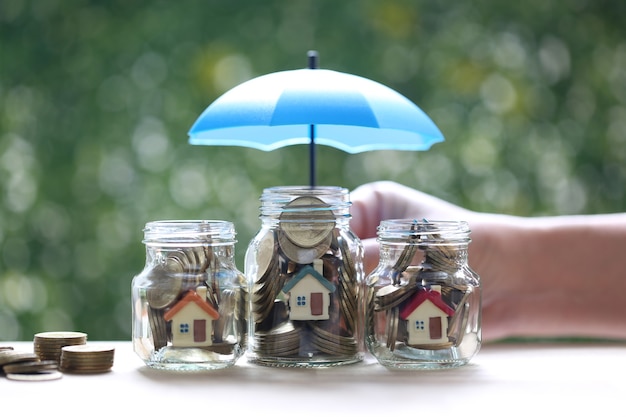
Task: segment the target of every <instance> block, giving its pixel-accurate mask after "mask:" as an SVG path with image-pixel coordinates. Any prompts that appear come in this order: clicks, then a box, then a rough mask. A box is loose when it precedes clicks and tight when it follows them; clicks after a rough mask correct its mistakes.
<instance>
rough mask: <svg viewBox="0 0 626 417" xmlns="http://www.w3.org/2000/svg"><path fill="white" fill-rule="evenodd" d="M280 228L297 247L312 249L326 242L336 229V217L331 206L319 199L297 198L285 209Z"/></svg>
mask: <svg viewBox="0 0 626 417" xmlns="http://www.w3.org/2000/svg"><path fill="white" fill-rule="evenodd" d="M279 220H280V228H281V230H282V232H283V233H284V234H285V236H286V237H287V238H288V239H289V240H291V241H292V242H293V243H294V244H295V245H297V246H300V247H302V248H312V247H315V246H317V245H319V244H320V243H322V242H324V241H326V239H327V236H328V234H329V233H330V232H331V231H332V230H333V229H334V227H335V215H334V214H333V213H332V211H331V210H330V209H329V205H328V204H326V203H324V202H323V201H322V200H320V199H319V198H317V197H312V196H302V197H298V198H295V199H294V200H292V201H291V202H289V203H288V204H287V205H285V207H284V208H283V212H282V213H281V215H280V218H279Z"/></svg>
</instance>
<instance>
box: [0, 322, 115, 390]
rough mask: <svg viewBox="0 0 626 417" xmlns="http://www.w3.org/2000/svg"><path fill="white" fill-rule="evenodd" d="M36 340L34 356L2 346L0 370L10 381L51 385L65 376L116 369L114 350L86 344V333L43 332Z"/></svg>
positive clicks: (31, 353)
mask: <svg viewBox="0 0 626 417" xmlns="http://www.w3.org/2000/svg"><path fill="white" fill-rule="evenodd" d="M33 340H34V343H33V352H28V351H18V350H15V349H13V347H11V346H0V369H1V370H2V372H3V373H4V374H5V376H6V377H7V378H8V379H12V380H18V381H48V380H52V379H59V378H61V377H62V375H63V373H64V372H72V373H98V372H107V371H109V370H110V369H111V367H112V366H113V358H114V354H115V351H114V349H113V348H110V347H100V346H92V345H89V344H87V334H85V333H81V332H43V333H37V334H36V335H35V337H34V339H33Z"/></svg>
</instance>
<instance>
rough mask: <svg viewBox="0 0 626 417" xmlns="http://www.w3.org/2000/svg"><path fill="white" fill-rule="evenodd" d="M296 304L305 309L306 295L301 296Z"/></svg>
mask: <svg viewBox="0 0 626 417" xmlns="http://www.w3.org/2000/svg"><path fill="white" fill-rule="evenodd" d="M296 304H297V305H298V306H299V307H304V306H305V305H306V296H304V295H299V296H298V297H297V299H296Z"/></svg>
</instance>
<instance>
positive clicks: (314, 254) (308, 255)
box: [278, 231, 332, 265]
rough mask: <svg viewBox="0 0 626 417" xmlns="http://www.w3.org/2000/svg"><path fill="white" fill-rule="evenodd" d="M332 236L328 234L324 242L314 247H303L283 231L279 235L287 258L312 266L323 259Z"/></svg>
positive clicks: (281, 246)
mask: <svg viewBox="0 0 626 417" xmlns="http://www.w3.org/2000/svg"><path fill="white" fill-rule="evenodd" d="M331 241H332V234H330V233H327V234H326V237H325V238H324V240H322V241H321V242H320V243H318V244H317V245H316V246H314V247H303V246H299V245H297V244H295V243H294V242H293V241H292V240H291V239H289V238H288V237H287V235H286V233H284V232H283V231H281V232H280V233H278V244H279V245H280V248H281V250H282V251H283V253H284V254H285V256H286V257H287V258H289V259H290V260H292V261H293V262H295V263H297V264H302V265H305V264H310V263H311V262H313V261H314V260H316V259H319V258H321V257H322V255H323V254H325V253H326V251H328V249H329V248H330V243H331Z"/></svg>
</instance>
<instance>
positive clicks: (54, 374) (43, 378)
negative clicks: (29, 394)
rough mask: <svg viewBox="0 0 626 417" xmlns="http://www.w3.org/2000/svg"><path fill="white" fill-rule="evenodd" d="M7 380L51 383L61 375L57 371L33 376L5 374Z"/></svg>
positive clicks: (61, 375)
mask: <svg viewBox="0 0 626 417" xmlns="http://www.w3.org/2000/svg"><path fill="white" fill-rule="evenodd" d="M6 377H7V379H11V380H13V381H30V382H35V381H52V380H54V379H60V378H61V377H63V374H62V373H61V372H59V371H48V372H38V373H34V374H6Z"/></svg>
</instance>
